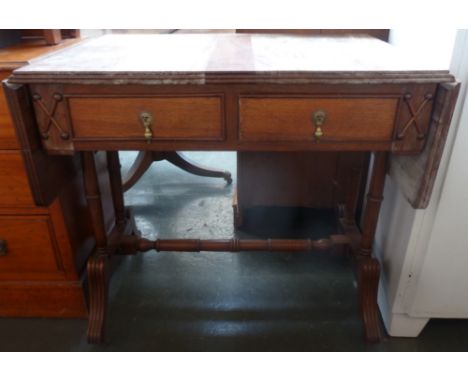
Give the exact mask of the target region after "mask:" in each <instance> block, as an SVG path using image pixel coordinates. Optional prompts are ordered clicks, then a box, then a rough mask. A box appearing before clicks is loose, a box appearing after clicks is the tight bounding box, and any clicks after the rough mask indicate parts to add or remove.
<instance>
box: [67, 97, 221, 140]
mask: <svg viewBox="0 0 468 382" xmlns="http://www.w3.org/2000/svg"><path fill="white" fill-rule="evenodd" d="M68 103H69V105H70V113H71V122H72V124H73V133H74V136H75V137H77V138H99V137H100V138H103V137H104V138H106V137H107V138H109V137H112V138H117V139H118V138H123V139H125V138H130V139H132V138H133V139H135V138H136V139H142V140H144V139H145V138H144V132H145V129H144V127H143V125H142V123H141V121H140V113H142V112H149V113H151V114H152V116H153V123H152V133H153V138H154V139H156V140H158V139H166V140H168V139H169V140H173V139H185V140H197V139H199V140H202V139H203V140H221V139H222V138H223V128H224V116H223V102H222V97H221V96H211V97H210V96H202V97H193V96H192V97H184V96H173V97H164V98H161V97H160V98H158V97H151V98H146V97H145V98H139V97H134V98H70V99H69V100H68Z"/></svg>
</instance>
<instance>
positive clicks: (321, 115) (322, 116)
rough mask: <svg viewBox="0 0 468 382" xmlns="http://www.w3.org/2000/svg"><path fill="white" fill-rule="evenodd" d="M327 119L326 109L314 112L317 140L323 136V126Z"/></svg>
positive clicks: (313, 118)
mask: <svg viewBox="0 0 468 382" xmlns="http://www.w3.org/2000/svg"><path fill="white" fill-rule="evenodd" d="M326 119H327V113H325V110H317V111H314V113H313V114H312V120H313V121H314V125H315V132H314V136H315V139H317V140H319V139H320V138H322V137H323V130H322V126H323V125H324V123H325V120H326Z"/></svg>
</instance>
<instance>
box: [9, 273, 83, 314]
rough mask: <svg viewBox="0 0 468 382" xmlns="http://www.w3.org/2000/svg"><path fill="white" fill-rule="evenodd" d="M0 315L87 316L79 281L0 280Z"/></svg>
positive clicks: (81, 286)
mask: <svg viewBox="0 0 468 382" xmlns="http://www.w3.org/2000/svg"><path fill="white" fill-rule="evenodd" d="M0 301H1V303H0V317H56V318H86V317H87V316H88V311H87V308H86V300H85V296H84V294H83V285H82V283H81V282H80V281H74V282H63V281H43V282H37V281H34V282H27V281H23V282H18V281H12V282H8V281H0Z"/></svg>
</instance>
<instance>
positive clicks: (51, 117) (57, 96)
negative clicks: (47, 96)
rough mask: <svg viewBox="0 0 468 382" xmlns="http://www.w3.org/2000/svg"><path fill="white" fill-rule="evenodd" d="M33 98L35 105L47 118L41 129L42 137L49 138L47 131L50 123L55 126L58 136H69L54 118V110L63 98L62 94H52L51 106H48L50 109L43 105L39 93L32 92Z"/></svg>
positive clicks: (65, 137)
mask: <svg viewBox="0 0 468 382" xmlns="http://www.w3.org/2000/svg"><path fill="white" fill-rule="evenodd" d="M33 100H34V101H35V102H36V103H37V105H38V106H39V108H40V109H41V110H42V111H43V113H44V114H45V116H46V118H47V119H46V121H45V128H44V129H43V130H41V136H42V138H43V139H48V138H49V136H50V134H49V132H50V128H51V126H52V125H53V126H55V128H56V129H57V130H58V131H59V132H60V138H62V139H68V138H70V134H68V133H67V132H66V131H63V129H62V128H61V127H60V125H59V124H58V122H57V120H56V119H55V111H56V110H57V105H58V103H59V102H61V101H62V100H63V96H62V95H61V94H59V93H55V94H54V96H53V97H52V106H51V107H50V110H49V109H48V108H47V107H46V106H45V105H44V102H42V97H41V96H40V95H39V94H34V95H33Z"/></svg>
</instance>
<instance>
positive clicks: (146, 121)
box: [140, 111, 153, 143]
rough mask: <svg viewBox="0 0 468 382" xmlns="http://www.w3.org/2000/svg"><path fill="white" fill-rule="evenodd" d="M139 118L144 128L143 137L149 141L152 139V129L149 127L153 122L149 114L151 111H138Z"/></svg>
mask: <svg viewBox="0 0 468 382" xmlns="http://www.w3.org/2000/svg"><path fill="white" fill-rule="evenodd" d="M140 120H141V123H142V124H143V127H144V129H145V133H144V137H145V139H146V142H148V143H150V142H151V140H152V139H153V130H152V129H151V125H152V124H153V116H152V115H151V113H148V112H147V111H143V112H141V113H140Z"/></svg>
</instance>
